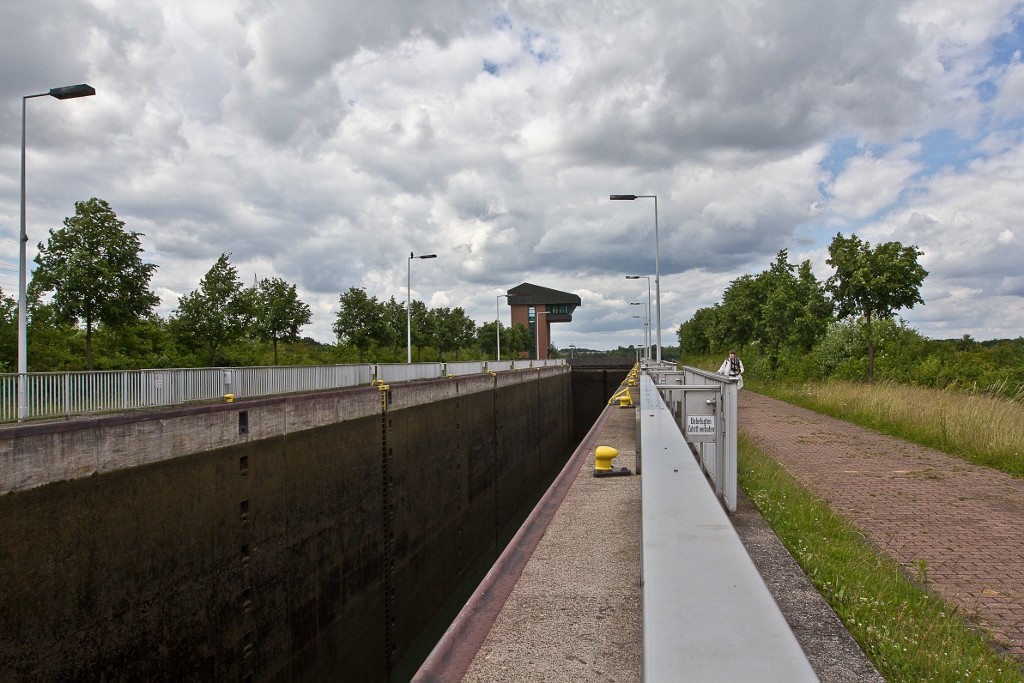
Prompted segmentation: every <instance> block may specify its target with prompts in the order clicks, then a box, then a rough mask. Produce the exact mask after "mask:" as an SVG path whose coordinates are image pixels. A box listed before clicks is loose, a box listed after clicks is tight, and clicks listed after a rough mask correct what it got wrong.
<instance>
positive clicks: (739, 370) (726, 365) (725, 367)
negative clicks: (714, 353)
mask: <svg viewBox="0 0 1024 683" xmlns="http://www.w3.org/2000/svg"><path fill="white" fill-rule="evenodd" d="M718 374H719V375H725V376H726V377H732V378H734V379H735V380H736V390H737V391H739V390H740V389H742V388H743V361H741V360H740V359H739V358H737V357H736V352H735V351H732V350H730V351H729V357H728V358H726V359H725V360H724V361H723V362H722V367H720V368H718Z"/></svg>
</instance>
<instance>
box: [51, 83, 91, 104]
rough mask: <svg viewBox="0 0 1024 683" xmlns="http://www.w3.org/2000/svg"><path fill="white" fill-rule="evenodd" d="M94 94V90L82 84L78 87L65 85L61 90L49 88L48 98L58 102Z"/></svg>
mask: <svg viewBox="0 0 1024 683" xmlns="http://www.w3.org/2000/svg"><path fill="white" fill-rule="evenodd" d="M95 94H96V88H94V87H92V86H91V85H86V84H85V83H82V84H80V85H66V86H64V87H63V88H50V92H49V95H50V97H56V98H57V99H58V100H71V99H74V98H76V97H89V96H90V95H95Z"/></svg>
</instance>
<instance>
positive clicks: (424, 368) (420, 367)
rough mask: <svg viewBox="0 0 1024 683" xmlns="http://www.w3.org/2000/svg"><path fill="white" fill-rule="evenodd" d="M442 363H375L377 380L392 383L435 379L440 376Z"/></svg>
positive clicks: (442, 368)
mask: <svg viewBox="0 0 1024 683" xmlns="http://www.w3.org/2000/svg"><path fill="white" fill-rule="evenodd" d="M443 365H444V364H443V363H377V379H378V380H380V381H382V382H384V383H385V384H390V383H392V382H411V381H413V380H417V379H435V378H437V377H440V376H441V375H442V371H443V370H444V367H443Z"/></svg>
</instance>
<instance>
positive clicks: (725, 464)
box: [644, 363, 737, 512]
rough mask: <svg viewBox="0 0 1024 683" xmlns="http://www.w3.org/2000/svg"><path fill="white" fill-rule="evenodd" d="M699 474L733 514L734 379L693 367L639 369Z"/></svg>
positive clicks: (734, 465) (734, 458) (663, 365)
mask: <svg viewBox="0 0 1024 683" xmlns="http://www.w3.org/2000/svg"><path fill="white" fill-rule="evenodd" d="M644 371H645V372H646V374H647V375H648V376H649V377H650V378H651V380H652V381H653V382H654V385H655V386H657V388H658V391H659V392H660V393H661V396H662V398H663V399H664V400H665V403H666V404H667V406H668V409H669V410H670V411H671V413H672V416H673V417H674V418H675V420H676V423H677V424H678V425H679V429H680V431H681V432H682V434H683V438H684V439H685V440H686V442H687V443H688V444H689V446H690V449H691V450H692V451H693V454H694V456H696V458H697V462H699V463H700V466H701V469H702V470H704V472H705V474H707V476H708V478H709V479H711V483H712V485H713V486H714V488H715V493H716V494H717V495H718V496H719V497H720V498H721V499H722V502H723V503H725V506H726V507H727V508H728V509H729V510H730V511H733V512H735V511H736V467H737V460H736V391H737V389H736V380H735V379H732V378H729V377H726V376H725V375H719V374H718V373H715V372H707V371H705V370H700V369H698V368H691V367H683V368H682V369H681V370H675V369H674V368H672V367H671V366H666V364H664V363H662V364H661V365H660V366H658V365H656V364H652V366H649V367H647V368H645V370H644Z"/></svg>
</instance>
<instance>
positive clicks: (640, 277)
mask: <svg viewBox="0 0 1024 683" xmlns="http://www.w3.org/2000/svg"><path fill="white" fill-rule="evenodd" d="M626 279H627V280H647V323H648V325H650V323H651V308H652V307H651V276H650V275H627V276H626ZM648 329H649V328H648ZM650 345H651V344H650V338H648V341H647V347H648V352H647V353H648V356H647V357H648V358H650Z"/></svg>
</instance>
